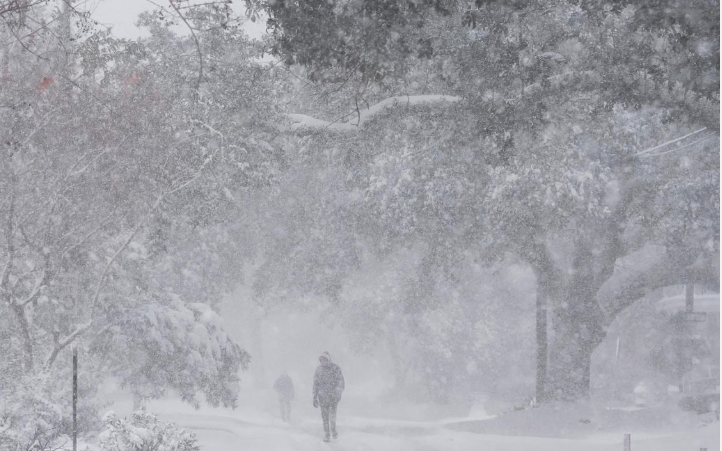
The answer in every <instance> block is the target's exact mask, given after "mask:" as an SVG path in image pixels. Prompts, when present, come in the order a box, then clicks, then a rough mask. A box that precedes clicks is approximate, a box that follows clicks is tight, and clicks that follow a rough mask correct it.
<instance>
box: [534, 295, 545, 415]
mask: <svg viewBox="0 0 722 451" xmlns="http://www.w3.org/2000/svg"><path fill="white" fill-rule="evenodd" d="M537 285H540V284H539V283H537ZM536 343H537V348H536V404H537V405H539V404H541V403H543V402H544V401H545V400H546V379H547V300H546V293H545V292H544V289H543V288H541V287H539V286H538V287H537V292H536Z"/></svg>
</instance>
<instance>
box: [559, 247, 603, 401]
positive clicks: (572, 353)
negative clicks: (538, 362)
mask: <svg viewBox="0 0 722 451" xmlns="http://www.w3.org/2000/svg"><path fill="white" fill-rule="evenodd" d="M594 262H595V258H594V255H593V253H592V251H591V248H590V247H589V246H587V245H586V244H585V243H583V242H578V243H576V249H575V252H574V263H573V276H572V278H571V280H570V281H569V283H568V285H567V286H566V287H562V288H563V290H562V291H561V292H562V293H564V297H563V298H562V299H563V302H562V303H561V304H560V305H558V306H557V307H556V309H555V312H554V342H553V345H552V352H551V353H550V358H549V371H548V387H547V388H548V392H547V393H548V396H549V397H550V398H551V399H554V400H558V401H576V400H579V399H585V398H588V397H589V382H590V380H591V377H590V376H591V364H592V352H594V349H595V348H596V347H597V346H598V345H599V344H600V343H601V342H602V340H604V337H605V336H606V330H605V320H606V318H605V315H604V312H602V310H601V308H600V307H599V304H598V303H597V297H596V294H597V291H598V289H599V287H598V286H597V285H596V283H597V280H596V277H595V271H594Z"/></svg>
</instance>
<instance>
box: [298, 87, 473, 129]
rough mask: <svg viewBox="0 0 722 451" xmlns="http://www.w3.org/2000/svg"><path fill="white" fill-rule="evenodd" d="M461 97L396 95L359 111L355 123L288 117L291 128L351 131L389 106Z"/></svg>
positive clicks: (438, 101)
mask: <svg viewBox="0 0 722 451" xmlns="http://www.w3.org/2000/svg"><path fill="white" fill-rule="evenodd" d="M460 99H461V98H460V97H456V96H447V95H418V96H396V97H389V98H387V99H384V100H382V101H381V102H379V103H377V104H375V105H372V106H371V107H369V108H367V109H365V110H362V111H361V112H360V113H359V119H358V122H357V123H355V124H353V123H340V122H329V121H324V120H322V119H316V118H314V117H311V116H308V115H305V114H293V113H292V114H288V115H287V116H288V118H289V119H291V130H301V129H310V130H313V129H318V130H321V129H327V130H333V131H342V132H350V131H354V130H359V129H361V128H363V127H364V125H365V124H366V123H367V122H368V121H370V120H372V119H373V118H374V117H375V116H377V115H379V114H380V113H381V112H382V111H384V110H385V109H387V108H391V107H395V106H401V105H407V106H408V105H422V104H428V103H440V102H449V103H452V102H457V101H459V100H460Z"/></svg>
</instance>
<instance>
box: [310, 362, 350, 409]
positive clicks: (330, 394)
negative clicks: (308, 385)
mask: <svg viewBox="0 0 722 451" xmlns="http://www.w3.org/2000/svg"><path fill="white" fill-rule="evenodd" d="M344 388H346V384H345V382H344V380H343V373H341V368H340V367H339V366H338V365H336V364H335V363H333V362H328V363H327V364H325V365H319V366H318V368H316V374H315V375H314V376H313V399H314V400H316V399H318V401H319V402H320V403H321V404H326V403H331V402H339V401H340V400H341V394H342V393H343V390H344Z"/></svg>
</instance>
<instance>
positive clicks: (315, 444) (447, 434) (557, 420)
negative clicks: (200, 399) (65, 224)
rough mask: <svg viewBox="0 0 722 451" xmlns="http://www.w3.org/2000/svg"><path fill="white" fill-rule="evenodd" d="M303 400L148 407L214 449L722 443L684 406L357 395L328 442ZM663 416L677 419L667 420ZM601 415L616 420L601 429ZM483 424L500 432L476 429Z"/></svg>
mask: <svg viewBox="0 0 722 451" xmlns="http://www.w3.org/2000/svg"><path fill="white" fill-rule="evenodd" d="M355 396H356V397H358V396H359V395H358V394H357V395H355ZM304 401H308V400H306V399H305V398H304V397H303V396H301V397H300V399H298V400H296V402H295V404H294V405H293V407H292V422H291V423H290V424H286V423H283V422H282V421H281V420H280V418H279V415H278V413H277V412H276V409H277V400H276V397H275V395H274V393H273V392H272V391H271V390H270V389H255V388H246V389H245V390H244V392H243V393H242V394H241V397H240V400H239V408H238V409H236V410H227V409H211V408H208V407H205V406H201V408H200V409H198V410H196V409H194V408H192V407H191V406H188V405H186V404H182V403H181V402H180V401H177V400H173V399H164V400H160V401H155V402H151V403H150V404H149V405H148V410H149V411H150V412H153V413H157V414H158V417H159V418H160V419H161V420H163V421H167V422H172V423H175V424H176V425H177V426H179V427H182V428H185V429H188V430H191V431H192V432H194V433H195V434H196V437H197V438H198V441H199V445H201V449H204V450H213V451H245V450H249V451H250V450H254V451H255V450H264V451H317V450H326V449H329V448H330V449H334V450H341V451H371V450H373V451H397V450H410V451H411V450H419V451H447V450H448V451H451V450H454V451H476V450H484V449H488V450H495V451H527V450H538V451H579V450H588V451H621V450H622V449H623V448H622V442H623V438H624V434H626V433H629V434H631V436H632V449H634V451H678V450H681V449H691V450H698V449H699V448H702V447H706V448H707V449H709V450H712V449H719V444H720V439H719V422H718V421H713V422H711V423H710V424H706V425H705V424H703V423H701V422H700V420H699V418H701V417H697V416H694V415H690V416H685V415H681V416H679V414H678V412H667V411H655V410H650V409H640V408H635V409H614V410H606V409H602V411H597V412H593V411H589V410H587V409H585V408H573V407H572V408H569V407H566V406H564V407H561V408H560V409H559V410H555V409H554V408H541V409H527V410H524V411H519V412H512V413H509V414H506V415H501V416H488V415H479V416H477V417H476V418H442V419H438V420H433V421H419V420H399V419H392V418H389V417H388V415H391V414H392V412H390V411H389V410H388V409H393V407H392V406H389V405H384V404H378V405H377V408H378V413H379V415H378V416H377V417H373V416H369V415H368V412H360V409H356V408H355V406H357V405H358V402H359V401H360V400H359V399H353V397H352V399H346V398H344V400H343V401H342V402H341V404H340V405H339V414H338V430H339V435H340V438H339V439H338V441H332V442H331V443H324V442H322V440H321V438H322V427H321V421H320V415H319V412H318V410H315V409H313V408H312V407H311V406H310V401H309V402H308V403H305V402H304ZM306 404H308V405H306ZM113 407H114V409H115V411H116V412H119V413H118V416H121V413H120V412H121V411H122V412H123V413H122V415H128V414H129V412H130V410H129V409H130V402H129V400H128V399H123V400H119V401H118V402H116V405H114V406H113ZM584 413H592V414H594V415H596V417H592V419H591V421H590V422H589V423H586V422H584V423H582V422H580V421H579V420H578V419H577V417H579V416H580V415H582V416H584ZM663 417H664V418H668V419H670V421H671V422H667V423H665V422H664V421H661V420H660V418H663ZM672 420H673V421H672ZM600 421H603V422H605V425H606V426H608V427H609V428H608V429H600V426H601V423H599V422H600ZM612 423H616V424H612ZM655 425H656V426H655ZM484 428H486V429H488V430H490V431H494V432H493V433H491V432H489V433H475V432H474V430H477V431H478V430H481V429H484ZM565 428H567V429H565ZM524 430H526V433H525V432H524ZM505 431H506V433H505Z"/></svg>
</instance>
